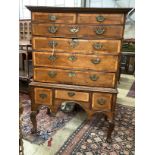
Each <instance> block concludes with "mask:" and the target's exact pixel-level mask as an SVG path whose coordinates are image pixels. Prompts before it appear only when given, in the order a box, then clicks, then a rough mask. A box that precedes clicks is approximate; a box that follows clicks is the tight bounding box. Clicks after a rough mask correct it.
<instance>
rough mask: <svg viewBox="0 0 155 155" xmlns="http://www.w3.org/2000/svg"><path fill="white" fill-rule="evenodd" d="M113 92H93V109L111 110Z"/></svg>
mask: <svg viewBox="0 0 155 155" xmlns="http://www.w3.org/2000/svg"><path fill="white" fill-rule="evenodd" d="M111 104H112V94H109V93H93V96H92V109H93V110H105V111H107V110H111Z"/></svg>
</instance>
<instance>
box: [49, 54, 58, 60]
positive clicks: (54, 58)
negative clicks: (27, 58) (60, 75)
mask: <svg viewBox="0 0 155 155" xmlns="http://www.w3.org/2000/svg"><path fill="white" fill-rule="evenodd" d="M48 59H49V60H51V61H55V60H56V59H57V56H56V55H50V56H49V57H48Z"/></svg>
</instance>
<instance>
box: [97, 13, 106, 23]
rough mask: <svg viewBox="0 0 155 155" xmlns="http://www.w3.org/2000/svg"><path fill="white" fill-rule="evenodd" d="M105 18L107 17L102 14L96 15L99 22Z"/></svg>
mask: <svg viewBox="0 0 155 155" xmlns="http://www.w3.org/2000/svg"><path fill="white" fill-rule="evenodd" d="M104 20H105V18H104V17H103V16H102V15H98V16H96V21H97V22H103V21H104Z"/></svg>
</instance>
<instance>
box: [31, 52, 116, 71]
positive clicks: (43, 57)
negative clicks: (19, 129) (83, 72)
mask: <svg viewBox="0 0 155 155" xmlns="http://www.w3.org/2000/svg"><path fill="white" fill-rule="evenodd" d="M86 57H87V59H86ZM33 63H34V66H36V67H39V66H43V67H52V68H62V69H64V68H66V69H67V68H68V69H90V70H95V71H106V72H116V71H117V67H118V56H113V55H98V56H95V55H84V54H70V53H56V54H55V55H52V54H51V53H50V52H33Z"/></svg>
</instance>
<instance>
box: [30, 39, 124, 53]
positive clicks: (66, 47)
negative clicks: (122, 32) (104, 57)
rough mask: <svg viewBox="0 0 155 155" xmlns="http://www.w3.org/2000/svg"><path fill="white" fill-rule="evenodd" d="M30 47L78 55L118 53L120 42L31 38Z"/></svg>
mask: <svg viewBox="0 0 155 155" xmlns="http://www.w3.org/2000/svg"><path fill="white" fill-rule="evenodd" d="M32 46H33V49H34V50H38V51H40V50H42V51H52V49H53V47H54V49H55V50H57V51H61V52H64V51H67V52H79V53H92V52H102V53H115V54H118V53H120V47H121V41H120V40H82V39H62V38H43V37H33V38H32Z"/></svg>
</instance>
